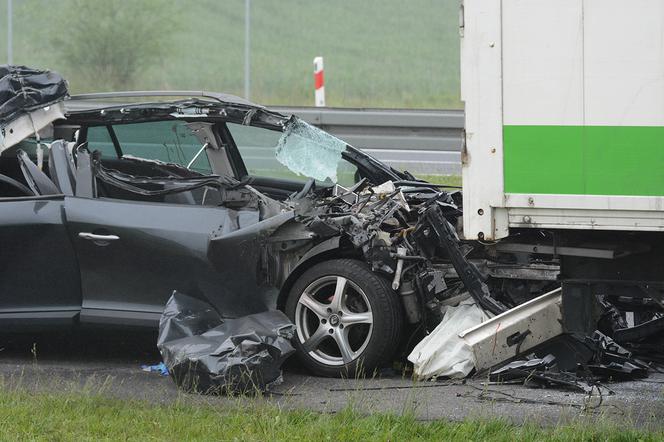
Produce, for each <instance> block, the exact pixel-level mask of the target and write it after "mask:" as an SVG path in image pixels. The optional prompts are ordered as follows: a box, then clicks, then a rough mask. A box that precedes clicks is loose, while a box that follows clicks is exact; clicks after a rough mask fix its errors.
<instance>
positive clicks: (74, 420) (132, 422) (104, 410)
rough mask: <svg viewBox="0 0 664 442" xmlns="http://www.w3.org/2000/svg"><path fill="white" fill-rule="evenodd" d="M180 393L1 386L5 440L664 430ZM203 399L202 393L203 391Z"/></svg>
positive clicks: (571, 434) (534, 436) (603, 434)
mask: <svg viewBox="0 0 664 442" xmlns="http://www.w3.org/2000/svg"><path fill="white" fill-rule="evenodd" d="M186 399H187V398H186V397H185V398H184V399H183V400H179V401H177V402H176V403H173V404H170V405H153V404H149V403H147V402H141V401H136V400H118V399H109V398H104V397H102V396H100V395H97V394H92V393H85V392H73V393H58V394H46V393H28V392H23V391H20V390H17V389H2V391H0V416H1V418H0V438H1V439H2V440H48V441H53V440H57V441H60V440H62V441H65V440H66V441H69V440H71V441H80V440H140V441H145V440H159V441H171V440H172V441H184V440H187V441H189V440H219V441H221V440H224V441H226V440H242V441H244V440H256V441H282V440H283V441H292V440H316V441H318V440H333V441H360V440H361V441H364V440H380V441H387V440H397V441H401V440H409V441H410V440H432V441H457V440H458V441H472V440H476V441H479V440H490V441H506V442H507V441H513V440H523V441H543V440H551V441H577V440H578V441H582V440H588V441H632V440H639V441H650V440H653V441H654V440H662V437H664V433H649V432H645V431H638V430H631V429H618V428H616V427H615V426H612V425H610V424H602V423H601V422H600V423H595V424H593V425H583V424H582V423H578V424H572V425H569V426H557V427H550V428H542V427H539V426H536V425H532V424H526V425H523V426H514V425H511V424H509V423H507V422H505V421H499V420H494V421H481V420H468V421H465V422H460V423H455V422H448V421H432V422H422V421H417V420H416V419H415V418H413V417H412V416H408V415H406V416H395V415H385V414H382V415H381V414H374V415H369V416H367V415H365V414H363V413H361V412H359V411H358V410H353V409H351V408H348V409H345V410H343V411H341V412H340V413H336V414H320V413H316V412H312V411H306V410H299V411H292V410H291V411H287V410H285V409H282V408H279V407H277V406H275V405H268V404H265V403H264V402H262V401H260V400H255V401H253V402H251V401H243V400H242V398H240V399H238V401H237V402H236V403H235V404H230V405H218V404H217V405H213V404H212V403H205V402H202V403H201V401H199V404H197V405H193V404H192V403H191V401H189V400H186ZM203 399H204V398H203Z"/></svg>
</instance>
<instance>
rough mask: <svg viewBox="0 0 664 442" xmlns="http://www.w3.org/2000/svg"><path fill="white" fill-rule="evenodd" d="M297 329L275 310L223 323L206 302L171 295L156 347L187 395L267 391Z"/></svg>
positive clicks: (291, 350)
mask: <svg viewBox="0 0 664 442" xmlns="http://www.w3.org/2000/svg"><path fill="white" fill-rule="evenodd" d="M294 332H295V326H294V325H293V324H292V323H291V322H290V320H289V319H288V318H287V317H286V315H284V314H283V313H281V312H279V311H268V312H263V313H257V314H254V315H250V316H244V317H241V318H235V319H223V318H222V317H221V315H219V313H218V312H216V310H214V308H213V307H212V306H211V305H209V304H208V303H207V302H205V301H202V300H199V299H196V298H192V297H190V296H187V295H184V294H181V293H178V292H174V293H173V295H172V296H171V298H170V299H169V301H168V303H167V304H166V307H165V308H164V313H163V315H162V317H161V320H160V322H159V338H158V341H157V347H158V348H159V351H160V353H161V356H162V358H163V360H164V364H165V365H166V367H167V368H168V371H169V373H171V374H172V377H173V380H174V381H175V383H176V384H177V385H178V387H180V388H182V389H183V390H185V391H190V392H193V391H195V392H199V393H205V394H237V393H253V392H257V391H265V390H266V389H267V388H268V387H269V385H270V384H272V383H275V382H278V381H279V380H280V378H281V365H282V364H283V362H284V361H285V360H286V358H288V356H290V355H291V354H292V353H293V352H294V351H295V349H294V348H293V346H292V345H291V344H290V340H291V339H292V337H293V334H294Z"/></svg>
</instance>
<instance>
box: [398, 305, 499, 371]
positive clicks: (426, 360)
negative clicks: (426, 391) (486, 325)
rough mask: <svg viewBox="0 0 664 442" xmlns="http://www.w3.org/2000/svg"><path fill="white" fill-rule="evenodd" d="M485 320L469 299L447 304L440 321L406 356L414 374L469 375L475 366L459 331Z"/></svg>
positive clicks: (484, 315)
mask: <svg viewBox="0 0 664 442" xmlns="http://www.w3.org/2000/svg"><path fill="white" fill-rule="evenodd" d="M488 319H489V316H488V315H487V314H486V313H485V312H484V311H483V310H482V309H481V308H479V307H478V306H477V304H476V303H475V301H474V300H472V299H469V300H465V301H463V302H461V303H460V304H459V305H458V306H456V307H452V306H447V307H446V310H445V313H444V316H443V320H442V322H441V323H440V324H439V325H438V327H436V328H435V329H434V331H432V332H431V333H430V334H429V335H428V336H426V337H425V338H424V339H423V340H422V341H420V343H418V344H417V345H416V346H415V348H414V349H413V351H412V352H411V353H410V355H408V360H409V361H410V362H412V363H413V366H414V373H415V376H416V377H417V378H418V379H430V378H436V377H450V378H464V377H466V376H468V375H469V374H470V372H471V371H472V370H473V369H474V368H475V356H474V355H473V350H472V348H471V347H470V346H469V345H468V344H467V343H466V342H465V341H464V340H463V339H462V338H461V337H460V336H459V333H460V332H462V331H463V330H467V329H468V328H469V327H473V326H476V325H479V324H482V323H483V322H485V321H487V320H488Z"/></svg>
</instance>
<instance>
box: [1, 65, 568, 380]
mask: <svg viewBox="0 0 664 442" xmlns="http://www.w3.org/2000/svg"><path fill="white" fill-rule="evenodd" d="M0 73H2V72H0ZM3 75H10V76H11V75H24V78H23V80H24V84H25V83H26V81H27V80H26V78H28V77H29V76H30V75H37V74H34V73H30V72H27V71H26V72H23V73H19V74H17V73H16V72H11V70H8V71H7V72H5V73H4V74H3ZM40 75H45V74H43V73H42V74H40ZM30 78H32V77H30ZM56 80H57V79H56ZM34 81H35V82H36V83H35V84H36V90H37V91H39V90H42V91H45V90H46V89H45V88H41V89H40V86H41V85H42V84H43V82H41V83H40V81H41V80H40V79H39V78H36V79H34ZM55 83H56V84H57V85H60V83H58V82H57V81H55ZM65 92H66V90H65ZM19 93H20V91H19ZM37 95H39V94H37ZM65 95H66V93H63V92H62V91H61V90H60V92H59V95H57V96H58V97H60V98H63V100H60V101H59V102H58V101H57V100H56V101H48V100H47V99H46V95H45V94H43V95H42V97H41V99H42V101H41V102H40V101H39V100H40V97H37V98H36V101H35V103H36V104H35V105H33V106H30V107H21V105H18V104H17V105H16V106H15V109H17V111H16V112H15V113H13V114H11V115H7V116H6V118H5V117H3V118H2V120H1V121H0V124H1V125H2V139H1V140H0V141H1V143H0V149H1V151H0V210H1V213H2V216H1V217H0V241H1V244H2V255H1V256H0V268H1V269H2V277H1V278H0V293H1V294H2V298H1V299H2V301H1V302H0V321H1V322H2V324H3V325H4V327H5V329H6V330H12V331H15V332H19V331H27V330H32V329H35V328H41V329H44V328H46V329H52V328H53V327H56V326H65V327H70V326H73V325H80V326H122V327H128V326H138V327H154V328H156V327H157V326H158V323H159V318H160V315H161V313H162V311H163V309H164V305H165V303H166V301H167V300H168V299H169V296H170V295H171V293H172V292H173V291H174V290H177V291H179V292H182V293H186V294H188V295H189V296H192V297H195V298H199V299H203V300H206V301H207V302H209V303H210V304H211V305H213V306H214V308H216V309H217V311H218V312H219V314H220V315H221V317H223V318H236V317H240V316H244V315H249V314H254V313H258V312H263V311H266V310H270V309H279V310H282V311H284V312H285V313H286V314H287V315H288V317H289V318H290V319H291V320H292V321H293V323H294V324H295V330H296V333H295V335H296V337H295V346H296V350H297V354H298V356H299V358H300V360H301V361H302V363H303V364H304V365H305V366H306V367H308V368H309V369H310V370H312V371H313V372H315V373H317V374H321V375H328V376H336V375H340V374H344V375H351V376H352V375H354V374H355V373H356V372H358V371H359V370H364V371H370V370H372V369H374V368H376V367H378V366H379V365H380V364H382V363H384V362H387V361H389V360H391V358H392V356H393V355H394V354H395V352H396V351H397V350H398V349H399V348H400V343H401V342H403V340H404V338H405V337H406V336H405V335H406V332H408V333H411V334H412V333H417V331H418V330H419V331H420V332H421V330H423V329H426V330H430V329H432V328H433V327H435V325H436V324H437V323H438V322H439V321H440V303H441V302H443V301H444V300H445V299H449V298H451V297H453V296H456V295H458V294H459V289H460V288H461V287H462V286H465V290H466V291H468V292H469V293H470V295H471V296H472V297H473V298H474V299H475V300H476V301H477V303H478V304H479V305H480V306H482V307H483V308H484V309H485V310H487V311H489V312H492V313H494V314H498V313H500V312H502V311H504V310H505V309H506V307H505V305H503V303H501V301H500V300H499V298H500V297H491V296H489V289H488V288H487V284H486V283H485V281H487V275H489V279H490V280H491V281H494V282H495V281H499V282H500V285H501V286H504V285H505V284H506V282H505V281H508V282H509V281H511V280H518V281H520V283H522V284H523V281H524V279H523V277H522V273H519V271H520V270H523V269H527V271H528V272H529V273H528V275H530V277H531V280H532V281H534V282H535V284H534V285H533V287H535V288H534V289H532V290H533V291H538V290H540V289H541V288H544V286H545V285H546V284H550V283H553V282H552V281H553V280H554V279H555V275H556V270H557V266H556V263H555V262H552V263H536V265H531V263H525V264H524V263H523V262H516V263H515V262H512V261H510V262H507V263H501V262H500V260H495V259H493V258H492V257H490V256H482V254H481V253H480V254H479V255H478V254H477V250H476V251H475V252H473V247H472V245H468V244H466V245H463V246H461V245H460V244H461V243H460V242H459V240H458V237H457V234H456V227H457V220H458V217H459V215H460V214H461V208H460V195H459V192H458V191H452V192H447V191H444V190H441V188H440V186H436V185H432V184H429V183H426V182H423V181H419V180H416V179H415V178H414V177H413V176H411V175H410V174H408V173H407V172H399V171H396V170H394V169H392V168H390V167H389V166H386V165H384V164H383V163H381V162H380V161H378V160H376V159H374V158H372V157H371V156H369V155H367V154H365V153H363V152H361V151H360V150H358V149H355V148H353V147H352V146H349V145H347V144H346V143H344V142H343V141H341V140H339V139H337V138H335V137H334V136H332V135H330V134H328V133H325V132H324V131H322V130H320V129H318V128H316V127H314V126H311V125H309V124H308V123H306V122H304V121H302V120H301V119H299V118H297V117H295V116H291V115H283V114H280V113H277V112H274V111H271V110H269V109H266V108H264V107H262V106H259V105H255V104H252V103H249V102H247V101H245V100H243V99H241V98H238V97H233V96H230V95H223V94H210V93H173V94H170V95H174V96H175V95H177V96H185V97H187V98H184V99H177V100H175V99H174V97H168V99H169V101H159V100H158V99H157V100H155V101H149V102H148V101H140V102H133V103H132V102H131V101H136V99H137V98H139V97H138V95H143V96H144V97H140V98H142V99H145V98H147V97H146V96H145V95H146V94H144V93H143V94H131V93H125V94H122V93H116V94H96V95H95V94H92V95H89V96H80V97H71V98H69V97H66V96H65ZM159 95H168V94H163V93H151V94H148V96H150V97H151V98H153V99H154V98H161V99H163V98H164V97H158V96H159ZM65 98H66V99H65ZM117 100H121V102H117ZM494 258H495V257H494ZM469 259H471V260H473V262H475V263H476V265H470V264H469V262H470V261H469ZM478 268H479V269H485V270H486V269H489V270H486V271H485V272H484V273H483V274H480V271H478ZM492 272H494V274H495V275H497V277H495V278H490V276H491V274H492ZM501 272H502V273H501ZM533 275H534V276H533ZM554 284H555V283H554ZM507 285H509V284H507ZM496 287H497V286H496ZM526 291H527V292H528V295H529V297H532V296H530V291H531V289H530V288H527V289H526ZM540 291H541V290H540ZM505 293H508V292H505ZM505 299H506V300H507V303H508V304H509V303H510V301H509V296H508V297H506V298H505Z"/></svg>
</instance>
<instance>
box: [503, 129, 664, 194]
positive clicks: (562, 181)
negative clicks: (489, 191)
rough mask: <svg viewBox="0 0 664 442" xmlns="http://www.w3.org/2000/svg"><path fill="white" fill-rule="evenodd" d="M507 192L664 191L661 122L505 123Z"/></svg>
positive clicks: (625, 192) (656, 192)
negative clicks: (575, 124)
mask: <svg viewBox="0 0 664 442" xmlns="http://www.w3.org/2000/svg"><path fill="white" fill-rule="evenodd" d="M503 152H504V156H503V161H504V185H505V193H535V194H536V193H554V194H579V195H635V196H664V127H662V126H516V125H510V126H504V127H503Z"/></svg>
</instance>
